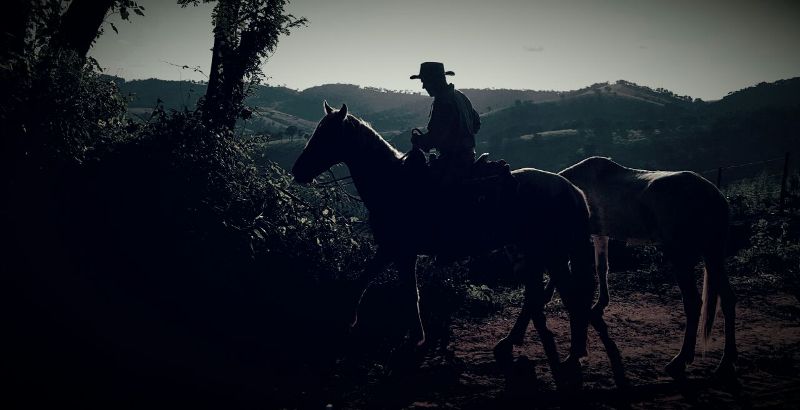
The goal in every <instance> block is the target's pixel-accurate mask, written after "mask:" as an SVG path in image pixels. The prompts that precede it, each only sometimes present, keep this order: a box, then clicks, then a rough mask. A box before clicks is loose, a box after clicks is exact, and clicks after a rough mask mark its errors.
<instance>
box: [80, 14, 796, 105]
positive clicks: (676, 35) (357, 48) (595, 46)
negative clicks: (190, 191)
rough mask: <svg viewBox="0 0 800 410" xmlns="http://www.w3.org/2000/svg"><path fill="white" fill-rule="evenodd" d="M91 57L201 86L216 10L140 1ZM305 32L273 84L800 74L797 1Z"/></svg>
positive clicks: (271, 66)
mask: <svg viewBox="0 0 800 410" xmlns="http://www.w3.org/2000/svg"><path fill="white" fill-rule="evenodd" d="M137 2H138V3H139V4H141V5H143V6H144V7H145V8H146V10H145V17H139V16H135V15H134V16H132V20H133V22H132V23H126V22H118V21H117V20H118V18H117V16H112V17H110V18H109V21H114V22H116V23H115V24H116V26H117V28H118V29H119V31H120V33H119V34H116V33H114V32H113V31H112V30H111V29H110V27H107V28H106V33H105V34H104V35H103V36H102V37H101V38H100V39H99V40H98V42H97V44H96V45H95V47H94V49H93V50H92V51H91V52H90V54H91V55H92V56H94V57H95V58H96V59H97V60H98V62H99V63H100V65H101V66H102V67H104V68H105V69H106V72H107V73H109V74H113V75H119V76H121V77H123V78H126V79H140V78H151V77H152V78H161V79H167V80H180V79H184V80H185V79H194V80H203V79H204V77H203V76H202V75H201V74H198V73H195V72H193V71H191V70H182V69H179V68H177V67H174V66H171V65H169V64H168V63H167V62H169V63H174V64H179V65H184V64H185V65H189V66H200V68H201V69H202V70H203V71H204V72H208V66H209V64H210V62H211V54H210V51H209V49H210V48H211V44H212V38H211V24H210V13H211V8H212V6H213V5H203V6H201V7H197V8H187V9H181V8H180V7H179V6H177V5H176V4H175V3H174V1H169V0H137ZM287 10H288V11H289V12H290V13H292V14H295V15H297V16H304V17H306V18H308V19H309V25H308V26H307V27H304V28H299V29H296V30H295V31H294V32H293V33H292V34H291V35H290V36H288V37H283V38H281V40H280V42H279V44H278V48H277V50H276V52H275V54H274V55H273V56H271V57H270V58H269V59H268V61H267V62H266V63H265V64H264V71H265V73H266V74H267V76H269V80H268V84H270V85H285V86H287V87H290V88H295V89H305V88H308V87H311V86H315V85H321V84H327V83H349V84H358V85H362V86H373V87H381V88H388V89H393V90H412V91H422V89H421V84H420V82H419V81H418V80H416V81H415V80H409V79H408V77H409V75H411V74H414V73H416V72H417V71H418V69H419V63H421V62H423V61H441V62H443V63H444V64H445V68H446V69H448V70H453V71H455V72H456V76H455V77H449V79H450V81H452V82H453V83H454V84H456V86H457V87H458V88H517V89H534V90H572V89H577V88H581V87H585V86H587V85H590V84H592V83H596V82H603V81H616V80H619V79H625V80H628V81H633V82H635V83H638V84H641V85H647V86H650V87H653V88H657V87H664V88H667V89H669V90H671V91H673V92H676V93H678V94H682V95H684V94H686V95H691V96H692V97H700V98H703V99H706V100H712V99H718V98H721V97H723V96H724V95H726V94H727V93H728V92H729V91H736V90H739V89H741V88H744V87H748V86H751V85H754V84H757V83H759V82H762V81H768V82H771V81H775V80H779V79H785V78H791V77H797V76H800V52H799V51H798V49H800V46H798V44H800V1H797V0H761V1H741V0H706V1H704V0H694V1H686V0H670V1H665V0H574V1H570V0H491V1H488V0H487V1H476V0H404V1H383V0H339V1H337V0H296V1H294V2H292V3H290V4H289V6H288V7H287Z"/></svg>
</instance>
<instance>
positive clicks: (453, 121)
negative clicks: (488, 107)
mask: <svg viewBox="0 0 800 410" xmlns="http://www.w3.org/2000/svg"><path fill="white" fill-rule="evenodd" d="M480 127H481V120H480V116H479V115H478V113H477V112H476V111H475V109H474V108H472V103H471V102H470V101H469V99H468V98H467V96H465V95H464V94H462V93H461V91H458V90H456V89H455V87H454V86H453V84H448V86H447V89H446V90H445V92H444V93H442V95H439V96H437V97H436V98H435V99H434V100H433V104H432V106H431V114H430V120H429V122H428V135H427V138H425V139H424V141H420V143H421V146H422V148H423V149H424V150H426V151H427V150H430V149H431V148H436V149H437V150H438V151H439V153H440V154H442V155H443V156H463V155H465V154H470V155H471V156H474V154H475V134H476V133H477V132H478V130H479V129H480Z"/></svg>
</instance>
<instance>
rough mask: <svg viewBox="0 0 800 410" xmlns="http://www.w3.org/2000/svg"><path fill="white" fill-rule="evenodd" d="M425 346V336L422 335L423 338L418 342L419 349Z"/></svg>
mask: <svg viewBox="0 0 800 410" xmlns="http://www.w3.org/2000/svg"><path fill="white" fill-rule="evenodd" d="M424 345H425V335H422V338H421V339H418V340H417V347H422V346H424Z"/></svg>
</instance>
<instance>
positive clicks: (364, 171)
mask: <svg viewBox="0 0 800 410" xmlns="http://www.w3.org/2000/svg"><path fill="white" fill-rule="evenodd" d="M360 127H363V125H361V126H357V127H356V134H357V135H354V136H353V141H354V144H353V151H352V155H351V156H350V158H349V159H348V160H347V161H345V164H346V165H347V167H348V168H349V169H350V175H351V176H352V177H353V183H354V184H355V186H356V189H357V190H358V194H359V195H360V196H361V199H362V200H363V201H364V205H365V206H366V207H367V209H369V211H370V212H376V211H378V212H379V211H380V210H381V209H382V208H386V207H387V206H388V207H390V206H391V204H392V203H393V202H395V200H394V198H395V197H396V195H398V192H396V189H397V182H398V181H397V178H398V171H399V168H400V160H399V159H398V155H397V151H395V150H394V148H392V147H391V146H390V145H389V144H388V143H387V142H386V141H384V140H383V139H382V138H381V137H380V136H379V135H377V134H375V133H374V132H372V131H367V130H364V129H361V128H360Z"/></svg>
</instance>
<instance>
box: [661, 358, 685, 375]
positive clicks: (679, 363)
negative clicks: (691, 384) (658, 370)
mask: <svg viewBox="0 0 800 410" xmlns="http://www.w3.org/2000/svg"><path fill="white" fill-rule="evenodd" d="M664 371H666V372H667V374H668V375H669V377H672V378H673V379H675V380H684V379H686V362H684V361H683V359H680V358H679V357H675V358H674V359H672V360H671V361H670V362H669V363H667V365H666V366H664Z"/></svg>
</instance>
